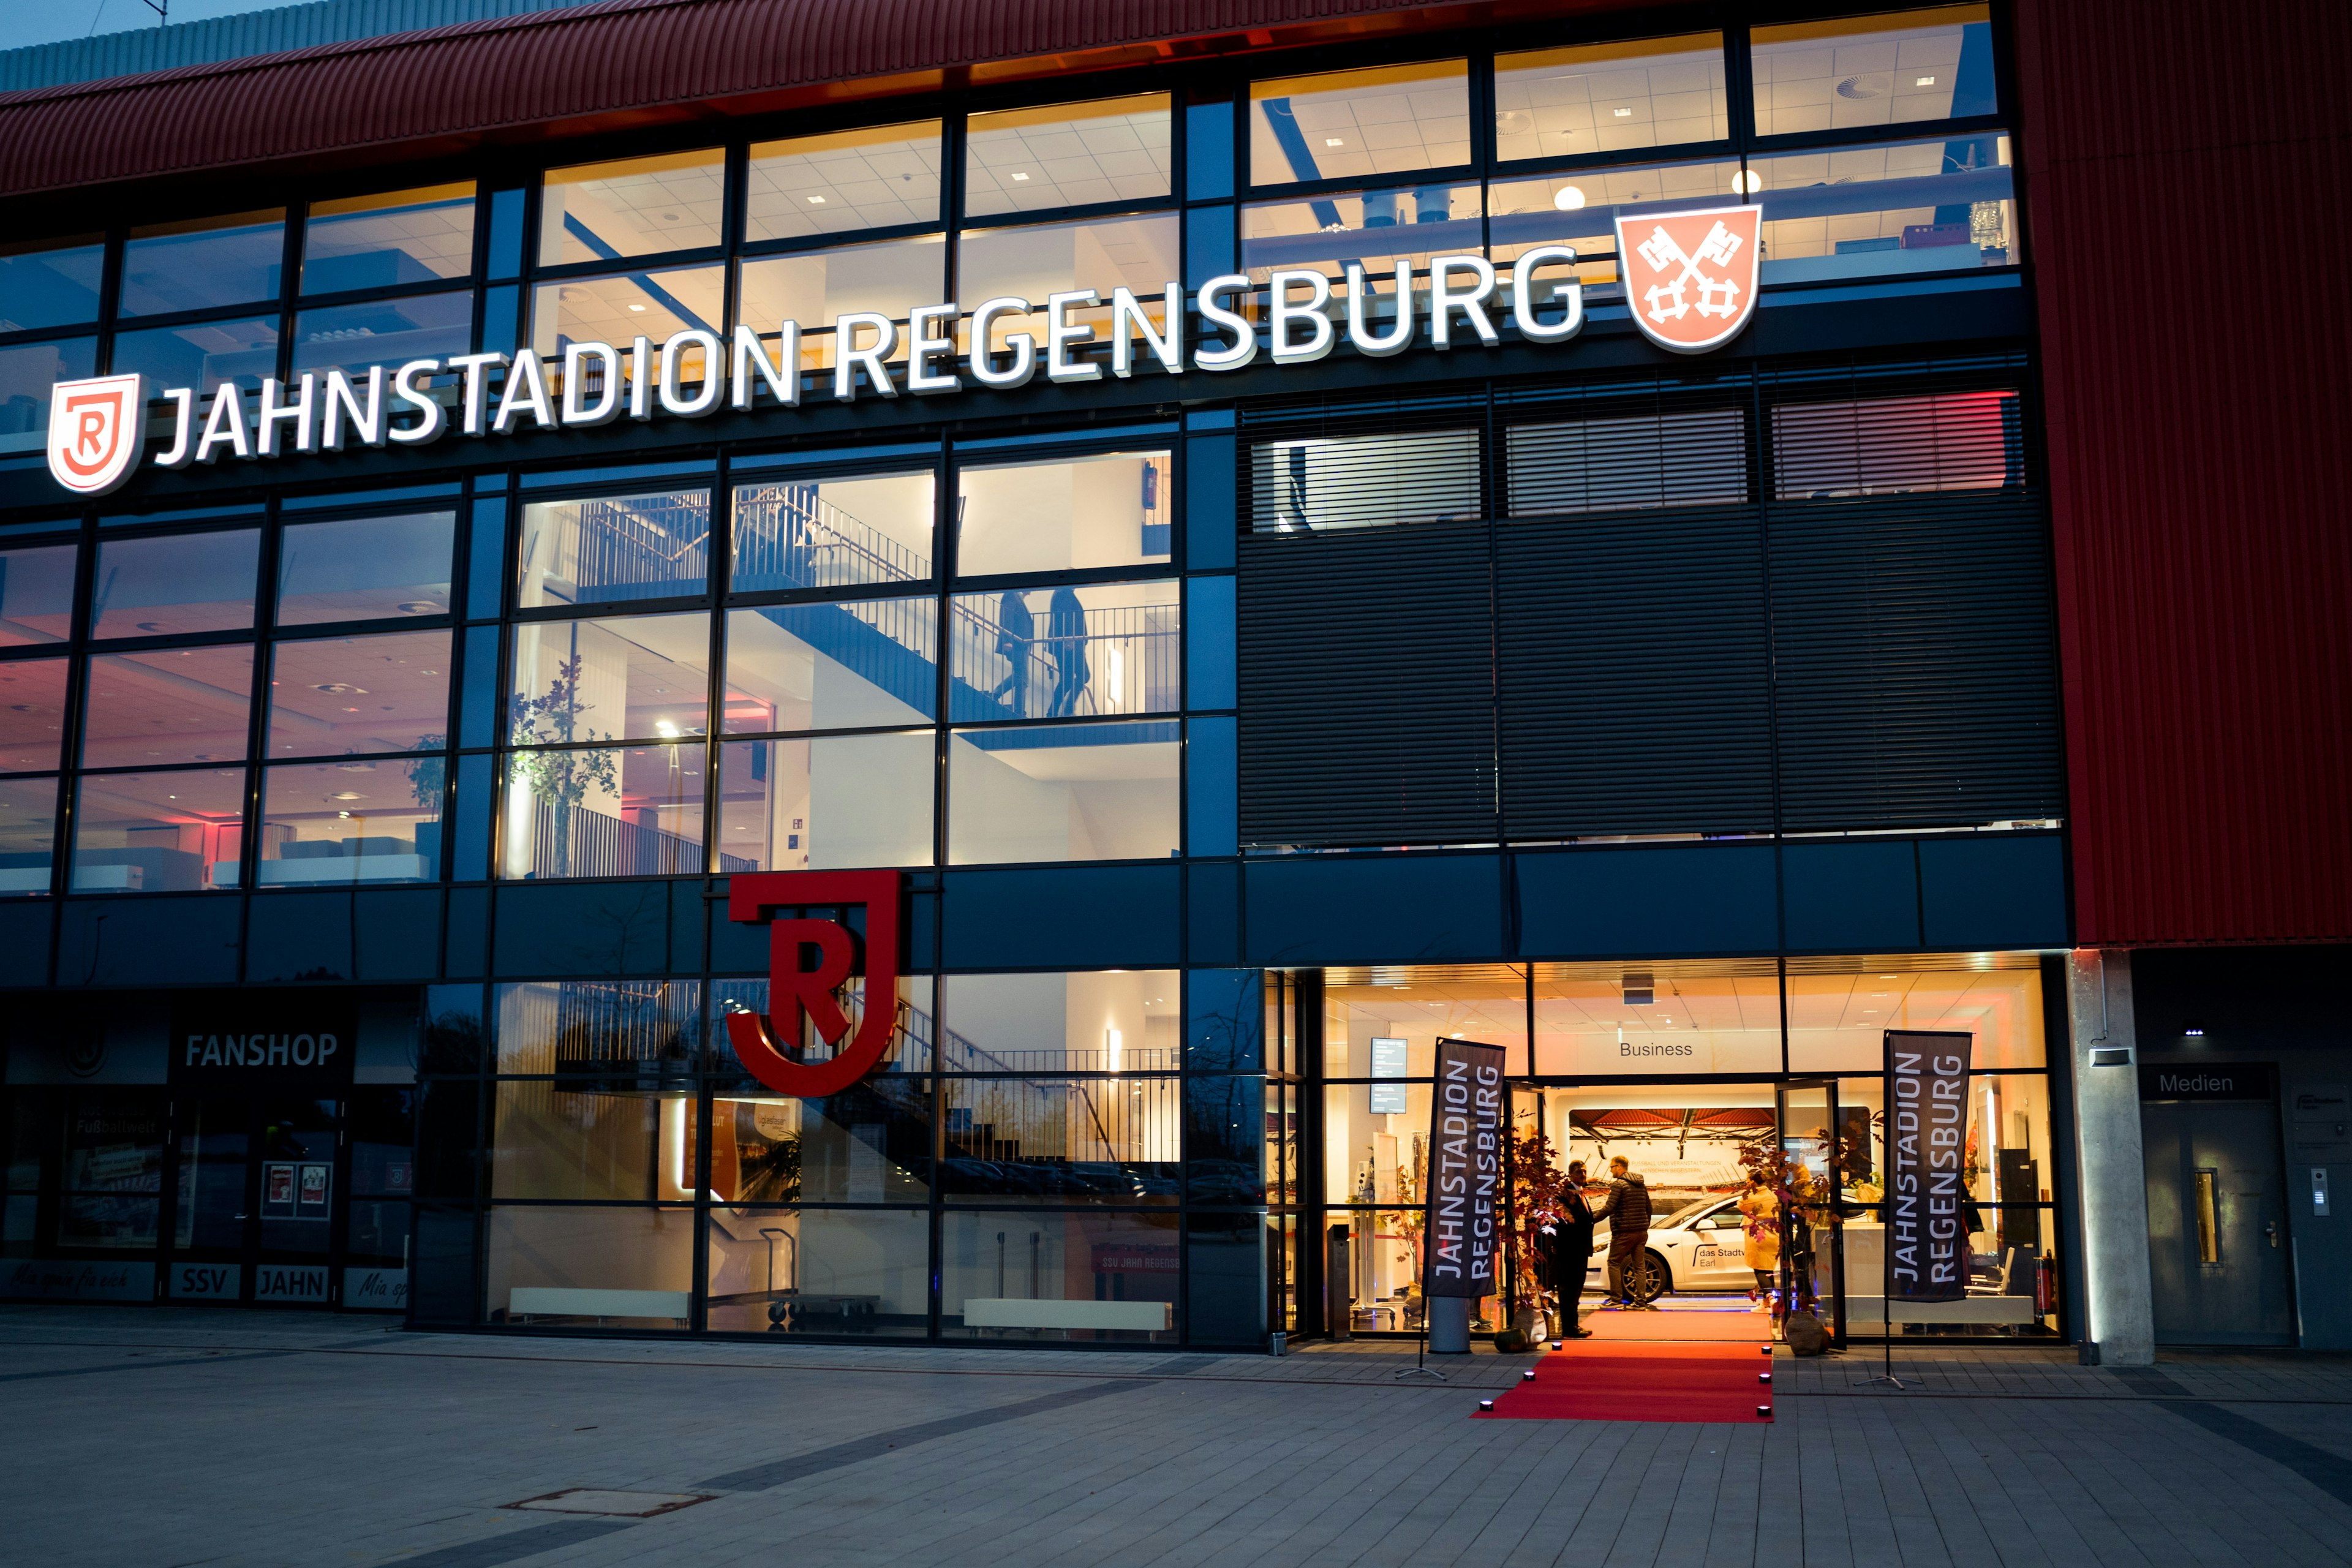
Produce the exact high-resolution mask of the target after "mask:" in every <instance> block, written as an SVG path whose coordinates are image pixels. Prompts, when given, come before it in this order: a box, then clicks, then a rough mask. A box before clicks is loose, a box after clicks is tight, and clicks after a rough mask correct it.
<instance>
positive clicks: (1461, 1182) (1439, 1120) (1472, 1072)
mask: <svg viewBox="0 0 2352 1568" xmlns="http://www.w3.org/2000/svg"><path fill="white" fill-rule="evenodd" d="M1427 1191H1428V1193H1429V1217H1428V1222H1427V1225H1426V1226H1425V1227H1424V1229H1423V1235H1424V1237H1426V1242H1427V1245H1426V1246H1425V1247H1423V1255H1422V1266H1421V1274H1422V1279H1421V1289H1422V1293H1423V1295H1424V1296H1467V1297H1471V1298H1473V1299H1475V1298H1476V1297H1480V1296H1491V1295H1493V1294H1494V1293H1495V1291H1496V1283H1495V1252H1496V1247H1499V1246H1500V1245H1501V1244H1502V1239H1503V1047H1500V1046H1480V1045H1473V1044H1472V1043H1471V1042H1469V1041H1468V1040H1440V1041H1438V1042H1437V1082H1436V1084H1435V1086H1434V1089H1433V1092H1432V1093H1431V1095H1430V1097H1429V1182H1428V1187H1427Z"/></svg>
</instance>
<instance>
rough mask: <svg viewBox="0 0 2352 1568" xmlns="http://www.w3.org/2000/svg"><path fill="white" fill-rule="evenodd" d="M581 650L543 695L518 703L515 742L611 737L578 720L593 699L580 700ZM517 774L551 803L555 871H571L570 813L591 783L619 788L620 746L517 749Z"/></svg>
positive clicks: (552, 743)
mask: <svg viewBox="0 0 2352 1568" xmlns="http://www.w3.org/2000/svg"><path fill="white" fill-rule="evenodd" d="M583 662H584V661H583V657H582V656H581V655H579V654H574V655H572V657H571V658H568V659H566V660H565V661H564V662H562V664H559V665H557V666H556V667H555V678H554V679H552V680H551V681H549V682H548V686H547V693H546V695H545V696H542V697H526V698H524V699H522V700H520V702H518V703H517V704H516V705H515V714H514V731H513V735H512V742H513V744H515V745H517V746H562V745H567V744H572V743H574V742H580V741H610V740H612V739H613V738H614V737H613V736H611V735H609V734H603V735H600V734H598V733H597V732H596V731H594V730H593V729H592V728H589V727H587V726H585V725H583V724H582V723H581V722H580V715H582V714H583V713H585V712H587V711H588V710H590V709H591V708H593V707H594V706H595V704H594V703H593V702H583V701H581V700H580V672H581V667H582V665H583ZM514 776H515V777H516V778H517V779H519V780H520V781H521V782H522V783H523V784H524V785H525V786H526V787H528V788H529V789H530V793H531V794H533V795H537V796H538V797H539V798H540V799H541V800H542V801H545V802H546V803H547V804H548V805H550V806H551V808H552V816H553V817H554V822H555V829H554V838H555V842H554V844H553V845H552V846H551V848H552V849H553V851H554V856H553V858H554V865H553V867H552V873H553V875H555V876H558V877H565V876H569V875H571V872H572V812H573V811H574V810H575V809H577V808H578V806H579V805H580V803H581V802H582V801H583V800H584V799H586V798H587V795H588V791H589V789H590V787H591V786H592V785H593V786H594V787H596V788H599V789H603V790H606V791H609V792H611V793H614V794H618V793H619V792H620V787H621V786H620V753H619V752H617V751H577V752H572V751H560V752H551V751H533V752H517V753H516V755H515V759H514Z"/></svg>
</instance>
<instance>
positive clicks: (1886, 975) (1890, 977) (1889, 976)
mask: <svg viewBox="0 0 2352 1568" xmlns="http://www.w3.org/2000/svg"><path fill="white" fill-rule="evenodd" d="M1879 978H1880V979H1881V980H1892V979H1894V978H1895V976H1893V975H1892V974H1882V975H1880V976H1879Z"/></svg>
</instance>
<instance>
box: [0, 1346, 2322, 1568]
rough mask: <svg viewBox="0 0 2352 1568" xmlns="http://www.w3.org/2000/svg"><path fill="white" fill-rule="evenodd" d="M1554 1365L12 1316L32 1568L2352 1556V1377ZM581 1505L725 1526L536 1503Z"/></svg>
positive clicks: (2271, 1360) (1367, 1349) (4, 1421)
mask: <svg viewBox="0 0 2352 1568" xmlns="http://www.w3.org/2000/svg"><path fill="white" fill-rule="evenodd" d="M1530 1359H1531V1358H1528V1357H1510V1356H1496V1355H1491V1354H1485V1353H1482V1354H1479V1355H1476V1356H1474V1357H1471V1358H1469V1359H1468V1360H1467V1361H1460V1360H1456V1361H1454V1362H1451V1363H1448V1364H1446V1366H1445V1370H1446V1371H1447V1373H1448V1374H1449V1377H1450V1379H1451V1381H1449V1382H1447V1383H1445V1384H1430V1383H1425V1382H1421V1381H1417V1380H1402V1381H1401V1380H1399V1379H1397V1378H1396V1377H1395V1376H1394V1375H1393V1373H1395V1372H1396V1371H1397V1370H1398V1369H1399V1368H1400V1367H1404V1366H1410V1365H1411V1364H1412V1352H1411V1350H1410V1348H1409V1347H1408V1348H1406V1349H1403V1350H1400V1349H1399V1348H1397V1347H1396V1346H1395V1345H1394V1344H1393V1342H1380V1343H1364V1342H1359V1343H1357V1344H1353V1345H1346V1346H1328V1347H1314V1348H1308V1349H1302V1350H1301V1351H1300V1352H1297V1353H1295V1354H1293V1355H1290V1356H1287V1357H1284V1358H1281V1359H1278V1360H1277V1359H1275V1358H1270V1357H1263V1356H1204V1355H1179V1354H1172V1353H1171V1352H1163V1351H1137V1352H1114V1353H1107V1354H1096V1353H1090V1352H1075V1351H1046V1350H1034V1351H1028V1350H1013V1349H982V1348H971V1349H967V1348H961V1347H931V1346H903V1347H893V1346H880V1345H877V1346H839V1345H808V1344H770V1343H763V1342H694V1343H687V1342H675V1341H643V1340H635V1341H632V1340H614V1339H587V1338H562V1339H557V1338H530V1339H523V1338H511V1337H492V1336H488V1335H458V1334H412V1333H406V1332H403V1331H397V1330H394V1329H388V1328H387V1326H386V1325H384V1324H383V1322H382V1321H380V1320H373V1319H369V1318H365V1317H358V1316H336V1315H332V1314H327V1313H301V1312H257V1311H227V1310H210V1311H207V1310H192V1309H162V1310H153V1309H127V1310H97V1309H67V1308H40V1307H23V1308H0V1562H5V1563H40V1564H45V1565H47V1564H78V1563H106V1564H110V1565H114V1564H132V1565H144V1564H164V1565H176V1564H190V1565H193V1564H199V1563H202V1564H212V1563H226V1564H237V1565H244V1564H254V1565H259V1568H271V1565H277V1564H297V1565H304V1568H308V1565H311V1564H362V1565H365V1564H379V1563H402V1564H408V1565H412V1568H417V1565H423V1568H504V1565H507V1564H514V1565H517V1568H551V1565H553V1564H558V1563H562V1564H564V1565H566V1568H574V1565H576V1568H599V1565H603V1564H608V1563H611V1564H618V1563H663V1564H688V1565H697V1568H698V1565H702V1564H728V1563H761V1564H763V1565H772V1564H776V1563H792V1564H796V1565H797V1564H832V1563H842V1564H882V1563H907V1564H931V1563H939V1564H948V1563H953V1564H957V1565H959V1568H963V1565H972V1564H987V1563H1020V1564H1024V1568H1025V1565H1031V1564H1035V1565H1056V1568H1060V1565H1073V1568H1075V1565H1080V1564H1093V1563H1118V1564H1122V1565H1126V1564H1137V1565H1143V1564H1150V1565H1153V1568H1178V1565H1181V1564H1217V1565H1219V1568H1223V1565H1224V1564H1228V1563H1234V1564H1239V1563H1268V1564H1284V1565H1288V1564H1294V1563H1297V1564H1318V1565H1319V1564H1335V1565H1336V1564H1343V1563H1344V1564H1379V1563H1407V1562H1411V1563H1416V1564H1420V1563H1456V1562H1459V1563H1479V1564H1486V1563H1497V1564H1519V1563H1528V1564H1536V1563H1564V1564H1575V1565H1578V1568H1583V1565H1586V1564H1603V1565H1612V1568H1613V1565H1616V1564H1664V1565H1674V1568H1680V1565H1684V1564H1690V1565H1694V1568H1698V1565H1704V1568H1717V1565H1718V1564H1721V1565H1729V1564H1781V1563H1836V1564H1854V1565H1860V1568H1874V1565H1877V1564H1903V1565H1906V1568H1908V1565H1912V1564H1941V1563H1951V1564H1971V1565H1973V1564H2002V1565H2008V1564H2041V1563H2048V1564H2053V1565H2072V1564H2077V1563H2099V1564H2110V1563H2113V1564H2135V1565H2137V1564H2147V1565H2168V1564H2174V1563H2243V1564H2251V1565H2254V1568H2279V1565H2284V1564H2305V1563H2310V1564H2320V1563H2352V1357H2329V1356H2313V1355H2288V1354H2278V1353H2258V1352H2227V1353H2220V1352H2217V1353H2211V1354H2190V1353H2178V1354H2176V1353H2169V1352H2168V1353H2167V1354H2166V1355H2165V1356H2164V1357H2163V1358H2161V1360H2160V1361H2159V1363H2158V1366H2156V1367H2155V1368H2151V1369H2114V1368H2094V1367H2081V1366H2077V1365H2076V1364H2074V1360H2073V1357H2072V1352H2068V1351H2061V1350H2057V1349H2051V1348H2042V1347H2032V1346H1961V1345H1927V1344H1920V1345H1905V1346H1902V1347H1900V1348H1898V1350H1897V1352H1896V1358H1895V1360H1896V1371H1897V1373H1898V1374H1900V1375H1902V1376H1903V1377H1904V1378H1905V1379H1906V1381H1908V1382H1912V1383H1914V1384H1916V1386H1913V1387H1911V1388H1907V1389H1906V1390H1904V1391H1901V1392H1895V1391H1893V1390H1886V1389H1881V1388H1876V1387H1872V1386H1870V1385H1867V1384H1863V1383H1861V1382H1860V1381H1859V1380H1860V1379H1862V1378H1864V1377H1867V1376H1868V1375H1869V1374H1870V1373H1872V1372H1874V1370H1875V1369H1876V1363H1877V1359H1878V1358H1877V1357H1876V1356H1875V1355H1873V1354H1866V1353H1865V1352H1862V1351H1860V1350H1856V1351H1854V1352H1849V1353H1848V1354H1846V1355H1844V1356H1840V1357H1833V1358H1826V1359H1822V1360H1818V1361H1805V1362H1798V1361H1793V1360H1791V1359H1790V1358H1789V1357H1787V1356H1786V1355H1779V1356H1776V1357H1775V1358H1774V1359H1773V1361H1772V1363H1770V1365H1771V1367H1772V1368H1773V1370H1774V1373H1775V1382H1774V1391H1775V1392H1774V1397H1773V1403H1774V1405H1775V1414H1776V1419H1775V1420H1774V1421H1773V1422H1772V1423H1770V1424H1769V1425H1768V1424H1764V1423H1758V1424H1755V1425H1741V1426H1727V1425H1718V1424H1674V1423H1662V1424H1645V1423H1637V1422H1579V1421H1559V1422H1544V1421H1475V1420H1472V1419H1469V1416H1470V1415H1471V1413H1472V1411H1473V1410H1475V1405H1476V1400H1477V1398H1478V1396H1479V1394H1480V1393H1481V1392H1482V1391H1485V1392H1491V1391H1493V1390H1494V1389H1496V1388H1501V1387H1507V1386H1508V1385H1509V1384H1511V1383H1512V1382H1514V1381H1516V1379H1517V1374H1518V1372H1519V1369H1520V1368H1521V1367H1523V1366H1525V1365H1527V1364H1528V1362H1529V1360H1530ZM1761 1364H1762V1363H1760V1361H1759V1366H1760V1365H1761ZM567 1489H608V1490H614V1491H623V1492H645V1493H663V1494H684V1495H688V1496H698V1497H703V1498H707V1499H708V1500H705V1501H699V1502H694V1503H691V1504H689V1505H688V1506H686V1507H682V1508H678V1509H676V1510H673V1511H670V1512H667V1513H663V1514H660V1515H658V1516H657V1517H653V1518H648V1519H643V1520H636V1519H626V1518H614V1517H609V1516H589V1515H567V1514H561V1513H548V1512H542V1511H536V1510H532V1511H518V1510H516V1509H515V1508H513V1507H512V1505H513V1504H516V1503H519V1502H522V1501H524V1500H531V1499H539V1498H544V1497H546V1496H548V1495H549V1494H551V1493H556V1492H561V1491H564V1490H567Z"/></svg>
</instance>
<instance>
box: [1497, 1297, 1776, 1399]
mask: <svg viewBox="0 0 2352 1568" xmlns="http://www.w3.org/2000/svg"><path fill="white" fill-rule="evenodd" d="M1629 1315H1631V1314H1629ZM1664 1315H1665V1314H1663V1313H1647V1312H1645V1313H1643V1314H1641V1316H1642V1317H1643V1318H1655V1317H1662V1316H1664ZM1761 1343H1762V1341H1761V1339H1760V1338H1759V1337H1757V1336H1753V1335H1751V1336H1750V1337H1749V1339H1748V1340H1747V1341H1746V1342H1713V1343H1700V1342H1684V1343H1676V1342H1661V1341H1654V1342H1647V1343H1635V1342H1629V1341H1624V1340H1602V1339H1590V1340H1570V1342H1568V1343H1567V1344H1566V1345H1564V1346H1562V1347H1561V1348H1560V1349H1559V1350H1556V1351H1552V1352H1549V1354H1547V1355H1545V1356H1544V1358H1543V1359H1542V1360H1540V1361H1538V1362H1537V1363H1536V1366H1535V1373H1536V1375H1535V1379H1534V1381H1533V1382H1530V1383H1522V1384H1519V1385H1518V1386H1517V1387H1516V1388H1514V1389H1512V1390H1511V1391H1510V1392H1509V1393H1507V1394H1504V1395H1502V1396H1501V1397H1500V1398H1498V1399H1497V1400H1496V1401H1495V1408H1494V1409H1493V1410H1491V1411H1480V1412H1479V1414H1480V1415H1487V1416H1492V1417H1494V1418H1496V1419H1499V1420H1514V1421H1563V1420H1565V1421H1739V1422H1746V1423H1749V1424H1753V1423H1755V1422H1758V1421H1759V1420H1762V1421H1769V1420H1770V1419H1771V1417H1770V1416H1769V1415H1764V1416H1759V1415H1757V1414H1756V1407H1757V1406H1758V1405H1767V1406H1769V1405H1770V1404H1771V1403H1772V1385H1771V1384H1769V1383H1760V1382H1759V1381H1758V1380H1757V1374H1758V1373H1767V1372H1770V1371H1771V1370H1772V1362H1771V1358H1770V1357H1769V1356H1766V1355H1762V1354H1759V1353H1758V1347H1759V1345H1760V1344H1761Z"/></svg>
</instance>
